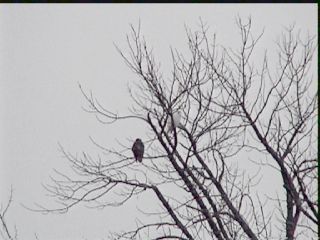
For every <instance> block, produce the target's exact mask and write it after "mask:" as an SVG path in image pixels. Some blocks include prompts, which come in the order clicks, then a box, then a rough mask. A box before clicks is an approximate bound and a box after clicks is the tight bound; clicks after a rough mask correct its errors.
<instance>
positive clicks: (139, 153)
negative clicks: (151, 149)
mask: <svg viewBox="0 0 320 240" xmlns="http://www.w3.org/2000/svg"><path fill="white" fill-rule="evenodd" d="M131 149H132V152H133V155H134V158H135V159H136V161H139V162H142V158H143V153H144V145H143V142H142V141H141V139H140V138H137V139H136V141H135V142H134V144H133V146H132V148H131Z"/></svg>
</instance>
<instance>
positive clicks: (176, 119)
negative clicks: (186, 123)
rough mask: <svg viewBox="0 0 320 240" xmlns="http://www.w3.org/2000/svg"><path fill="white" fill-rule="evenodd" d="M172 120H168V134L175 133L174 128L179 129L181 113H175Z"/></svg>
mask: <svg viewBox="0 0 320 240" xmlns="http://www.w3.org/2000/svg"><path fill="white" fill-rule="evenodd" d="M172 119H173V122H172ZM172 119H171V116H169V119H168V133H170V132H173V129H174V128H176V127H179V125H180V119H181V112H180V111H177V112H174V113H173V114H172Z"/></svg>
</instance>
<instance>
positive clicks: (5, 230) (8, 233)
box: [0, 187, 18, 240]
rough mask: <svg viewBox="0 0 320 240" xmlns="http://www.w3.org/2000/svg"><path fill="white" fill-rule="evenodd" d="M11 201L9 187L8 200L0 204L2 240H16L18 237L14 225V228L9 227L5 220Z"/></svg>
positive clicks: (11, 194)
mask: <svg viewBox="0 0 320 240" xmlns="http://www.w3.org/2000/svg"><path fill="white" fill-rule="evenodd" d="M12 202H13V189H12V187H11V189H10V195H9V200H8V202H7V203H6V204H5V205H2V204H1V207H0V224H1V230H0V235H1V237H2V239H4V240H7V239H8V240H16V239H18V231H17V228H16V227H15V226H14V229H13V230H12V229H10V227H9V225H8V223H7V220H6V214H7V212H8V210H9V208H10V206H11V204H12Z"/></svg>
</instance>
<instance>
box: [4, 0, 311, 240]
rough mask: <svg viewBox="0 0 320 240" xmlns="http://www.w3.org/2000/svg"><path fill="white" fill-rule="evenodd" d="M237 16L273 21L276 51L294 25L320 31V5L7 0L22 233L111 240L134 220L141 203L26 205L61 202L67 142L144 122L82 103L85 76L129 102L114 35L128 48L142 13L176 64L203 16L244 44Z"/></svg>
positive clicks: (111, 100)
mask: <svg viewBox="0 0 320 240" xmlns="http://www.w3.org/2000/svg"><path fill="white" fill-rule="evenodd" d="M237 15H239V16H240V17H244V18H246V17H248V16H251V17H252V21H253V32H256V33H257V34H258V33H259V31H261V30H262V29H263V28H265V34H264V37H263V39H262V40H261V42H260V44H261V46H263V47H262V48H261V52H262V51H263V49H264V48H269V50H274V41H275V40H276V38H277V36H278V35H279V34H280V33H281V31H282V30H283V27H285V26H289V25H292V24H295V25H296V27H297V28H298V29H299V28H300V29H301V30H302V33H306V32H308V31H309V32H310V33H311V34H316V33H317V30H316V29H317V5H316V4H297V5H293V4H250V5H247V4H241V5H240V4H185V5H182V4H139V5H138V4H103V5H102V4H90V5H89V4H88V5H86V4H81V5H74V4H72V5H70V4H68V5H67V4H63V5H59V4H50V5H45V4H41V5H40V4H38V5H35V4H33V5H30V4H28V5H23V4H19V5H13V4H12V5H4V4H2V5H0V77H1V78H0V98H1V100H0V201H2V202H5V201H6V200H7V197H8V195H9V189H10V186H11V185H12V186H13V189H14V203H13V205H12V208H11V209H10V211H9V212H8V216H7V217H8V222H9V224H10V225H12V224H13V223H14V224H16V226H17V228H18V231H19V235H20V236H21V239H34V233H37V234H38V235H39V237H40V238H41V239H48V240H50V239H79V238H81V237H83V238H88V239H101V237H103V236H105V235H106V234H107V233H108V231H110V230H114V231H116V230H121V229H125V230H126V229H127V227H134V222H133V220H134V219H135V214H136V204H137V203H136V202H134V201H131V202H129V203H128V204H127V205H126V206H124V207H123V208H116V209H112V208H108V209H104V211H98V210H92V209H87V208H85V207H83V206H81V205H79V206H77V207H75V208H74V209H72V210H71V211H70V212H69V213H68V214H65V215H41V214H39V213H34V212H30V211H28V210H26V209H24V208H23V207H22V206H21V203H23V204H25V205H28V206H32V205H33V203H34V202H39V203H44V202H46V203H48V204H51V202H50V200H52V199H51V198H48V197H46V196H45V194H46V192H45V191H44V189H43V187H42V185H41V184H43V183H46V182H48V180H49V175H50V174H52V173H53V168H58V169H59V168H60V169H61V168H64V167H65V166H66V162H65V159H63V158H62V157H61V153H60V152H59V151H58V142H60V143H61V144H62V145H64V146H65V147H66V149H68V150H70V151H71V152H77V151H82V150H85V151H91V152H94V151H95V149H94V148H93V147H92V145H90V141H89V138H88V137H89V136H94V137H95V138H97V139H99V141H102V142H104V143H105V144H106V145H108V146H113V145H114V144H115V139H126V138H134V136H136V135H137V134H138V132H139V131H141V130H142V126H137V127H134V128H133V127H132V126H131V125H128V124H127V125H123V126H120V125H115V126H112V127H110V126H105V125H101V124H99V123H98V122H97V121H96V119H95V118H94V116H92V115H89V114H88V113H86V112H84V111H83V110H82V109H81V107H82V106H84V105H85V101H84V98H83V96H82V95H81V93H80V90H79V88H78V83H80V84H81V85H82V86H83V87H84V89H87V90H92V91H93V93H94V94H95V96H96V97H97V98H98V99H99V100H100V101H101V103H103V104H104V106H106V107H108V108H110V109H112V110H118V111H119V112H121V111H126V110H127V108H128V107H129V106H130V104H131V103H130V98H129V94H128V93H127V84H128V83H129V84H130V81H132V79H135V78H136V76H135V75H134V74H133V73H131V71H130V69H128V67H127V66H126V65H125V64H124V61H123V60H122V58H121V57H120V55H119V54H118V53H117V51H116V49H115V47H114V44H113V43H116V44H117V45H118V46H120V47H121V48H123V49H125V48H126V43H125V35H126V34H127V33H129V30H130V26H129V24H134V25H136V24H137V23H138V22H139V19H140V21H141V24H142V33H143V34H144V35H145V37H146V39H147V41H148V42H149V43H150V45H151V46H153V48H154V52H155V55H156V56H158V57H159V59H160V61H161V64H162V67H163V69H164V71H168V72H169V71H170V68H169V67H170V61H167V60H166V59H169V58H168V57H169V56H170V49H169V47H170V46H173V47H176V48H177V49H181V50H182V51H185V49H186V41H185V40H186V35H185V28H184V26H185V25H187V26H189V27H191V28H192V29H196V28H197V26H199V18H200V17H201V19H202V20H203V21H205V22H207V23H208V25H209V26H210V31H211V32H216V33H217V40H218V42H219V43H220V44H223V45H224V46H227V47H237V46H239V43H240V41H239V38H238V35H237V34H238V32H237V28H236V25H235V17H236V16H237ZM314 76H316V71H315V74H314ZM315 81H316V80H315ZM52 204H53V201H52ZM124 215H127V216H128V217H126V218H122V217H121V216H124Z"/></svg>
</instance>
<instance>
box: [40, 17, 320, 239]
mask: <svg viewBox="0 0 320 240" xmlns="http://www.w3.org/2000/svg"><path fill="white" fill-rule="evenodd" d="M236 23H237V26H238V29H239V30H240V31H239V32H240V35H239V36H240V37H239V39H240V41H239V42H240V47H239V48H235V49H229V48H226V47H224V46H221V45H219V44H218V43H217V42H216V37H215V35H213V37H211V36H210V34H209V33H208V29H207V26H206V24H204V23H201V26H200V28H199V30H198V31H195V32H192V31H191V30H190V29H188V28H186V33H187V34H186V35H187V43H188V49H189V53H188V54H181V53H180V52H179V51H178V50H176V49H171V56H172V58H171V60H172V71H171V74H170V76H164V75H163V74H162V70H161V68H160V63H159V62H157V61H156V59H155V56H154V54H153V51H152V49H151V48H150V47H149V46H147V43H146V40H145V39H144V37H143V36H141V31H140V25H139V26H138V27H136V28H135V27H132V31H131V34H129V35H128V36H127V43H128V47H129V48H128V50H126V51H123V50H120V49H119V48H118V47H117V49H118V51H119V53H120V54H121V56H122V57H123V59H124V60H125V63H126V64H127V65H128V66H129V68H130V69H131V70H132V71H133V72H134V73H135V74H137V75H138V76H139V80H137V81H135V82H134V83H132V84H133V86H132V87H131V88H130V96H131V98H132V100H133V105H132V106H130V107H131V108H130V114H124V115H121V114H117V113H114V112H111V111H109V110H108V109H107V108H106V107H105V106H102V104H101V103H100V102H99V101H98V100H97V99H96V98H95V97H94V96H93V94H92V93H87V92H86V91H85V90H83V89H82V88H81V86H80V89H81V91H82V93H83V95H84V97H85V98H86V100H87V103H88V108H87V111H88V112H90V113H93V114H94V115H95V116H96V117H97V119H98V120H99V121H100V122H101V123H104V124H113V123H114V122H117V121H128V122H133V121H142V122H143V123H144V124H145V129H146V130H145V133H142V134H141V135H143V137H144V138H143V141H144V143H145V144H146V151H145V154H144V159H143V162H142V163H138V162H135V160H134V158H133V155H132V152H131V146H128V144H123V145H122V147H120V149H111V148H109V147H108V146H103V145H102V144H100V143H98V142H97V141H96V140H94V139H93V138H91V140H92V142H93V144H94V145H96V146H97V147H99V148H100V149H101V151H102V152H104V153H107V155H105V156H104V157H98V158H94V157H92V156H91V155H90V154H89V153H87V152H83V153H82V154H81V155H80V156H79V155H74V154H71V153H69V152H67V151H66V150H65V149H64V148H63V147H61V151H62V152H63V154H64V156H65V157H66V159H67V160H68V161H69V162H70V165H71V169H72V170H73V171H74V173H75V174H73V175H72V176H71V175H70V174H68V175H67V174H64V173H63V172H62V171H60V170H56V172H55V173H56V174H55V175H54V176H53V177H52V181H53V183H52V184H48V185H47V186H46V188H47V190H48V191H49V192H50V193H51V194H53V196H54V197H55V198H56V199H57V201H58V202H59V203H60V204H61V207H59V208H56V209H51V208H50V209H49V208H42V209H41V211H48V212H52V211H58V212H66V211H68V209H70V208H71V207H73V206H74V205H76V204H79V203H87V204H90V206H95V207H101V208H103V207H106V206H120V205H123V204H124V203H125V202H127V201H129V200H133V199H132V197H133V196H136V195H140V194H143V193H144V192H145V191H151V192H152V193H154V198H155V199H156V200H157V201H155V204H158V203H160V204H161V206H162V208H163V211H158V212H157V216H158V217H159V221H154V222H148V223H143V222H142V221H141V222H138V225H137V228H136V229H133V230H132V231H126V232H123V233H115V234H113V235H112V236H110V238H114V239H146V238H148V239H230V240H231V239H288V240H291V239H306V236H308V237H307V238H308V239H312V238H313V239H316V236H317V225H318V224H319V215H318V204H317V157H316V156H317V150H316V140H317V136H316V131H315V130H316V129H315V128H316V117H317V111H316V110H317V90H316V89H315V88H314V87H313V86H312V83H313V78H314V77H315V76H312V75H311V73H310V67H311V66H312V63H313V62H312V60H313V59H314V53H315V49H316V46H315V37H310V36H306V38H305V40H302V39H301V37H300V34H299V32H297V31H296V30H295V29H294V28H293V27H290V28H288V29H284V32H283V35H282V36H281V37H280V38H279V40H278V41H277V43H276V44H275V50H276V52H277V59H273V58H272V60H270V59H268V54H267V52H266V51H265V52H264V54H263V55H262V56H259V57H257V56H255V57H253V55H254V54H255V50H256V48H257V45H258V43H259V40H260V39H261V37H262V36H263V31H262V32H261V33H260V34H258V35H257V36H254V33H253V32H252V29H251V27H252V24H251V19H250V18H249V19H247V20H246V21H245V22H243V20H241V19H240V18H237V21H236ZM275 62H276V64H274V63H275ZM178 110H180V114H181V121H180V124H179V125H178V126H177V128H173V131H172V132H170V131H168V127H167V126H168V123H169V122H172V121H173V119H172V118H173V113H174V112H175V111H178ZM133 138H134V137H133ZM133 141H134V139H132V143H133ZM248 154H250V156H251V160H250V161H248V158H249V157H248ZM252 156H253V157H254V158H253V157H252ZM241 162H251V163H253V164H256V166H258V167H259V168H260V171H258V172H257V173H255V174H253V173H252V171H251V172H250V171H249V170H246V168H245V166H242V168H241V167H240V165H241ZM267 168H268V169H271V171H273V174H274V176H276V175H279V176H281V179H282V183H281V182H279V185H278V186H274V188H275V189H277V191H280V193H278V195H277V197H276V198H272V197H270V196H266V195H265V194H261V193H258V192H256V191H255V190H256V189H259V179H261V178H272V177H273V176H266V175H263V172H264V170H265V169H267ZM270 182H272V184H274V182H273V181H271V180H270ZM260 190H261V188H260ZM170 191H171V192H170ZM281 191H282V192H281ZM172 192H174V193H175V194H172ZM170 193H171V194H170Z"/></svg>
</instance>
